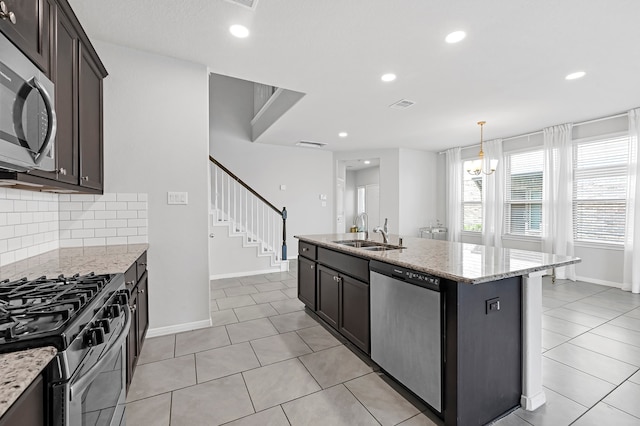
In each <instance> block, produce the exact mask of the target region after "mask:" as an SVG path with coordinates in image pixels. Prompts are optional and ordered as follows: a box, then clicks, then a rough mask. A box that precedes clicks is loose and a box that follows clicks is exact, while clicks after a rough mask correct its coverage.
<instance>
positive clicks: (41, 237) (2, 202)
mask: <svg viewBox="0 0 640 426" xmlns="http://www.w3.org/2000/svg"><path fill="white" fill-rule="evenodd" d="M147 202H148V196H147V194H145V193H109V194H103V195H91V194H51V193H44V192H33V191H21V190H15V189H11V188H0V266H4V265H6V264H9V263H12V262H16V261H19V260H23V259H25V258H27V257H30V256H35V255H38V254H40V253H44V252H46V251H50V250H53V249H56V248H58V247H81V246H94V245H105V244H106V245H111V244H137V243H146V242H147V241H148V237H147V233H148V228H147V226H148V222H147V217H148V213H147V208H148V205H147Z"/></svg>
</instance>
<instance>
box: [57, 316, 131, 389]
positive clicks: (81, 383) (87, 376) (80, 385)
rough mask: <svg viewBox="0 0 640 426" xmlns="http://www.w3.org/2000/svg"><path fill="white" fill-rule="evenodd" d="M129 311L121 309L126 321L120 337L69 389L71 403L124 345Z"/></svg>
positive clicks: (129, 320)
mask: <svg viewBox="0 0 640 426" xmlns="http://www.w3.org/2000/svg"><path fill="white" fill-rule="evenodd" d="M130 309H131V308H129V307H128V306H125V309H123V310H124V312H125V314H126V315H127V320H126V322H125V325H124V328H123V329H122V332H121V333H120V336H118V338H117V339H116V341H115V342H114V343H113V345H111V347H109V348H108V349H107V351H106V353H105V354H104V355H103V356H102V358H100V359H99V360H98V362H96V363H95V364H94V365H93V367H91V368H90V369H89V371H87V372H86V373H84V375H83V376H82V377H80V378H79V379H78V381H76V382H75V383H74V384H73V385H72V386H71V387H70V389H69V395H70V399H71V400H72V401H73V398H74V397H75V396H76V395H80V394H81V393H82V390H84V389H85V388H86V387H87V386H88V385H89V383H91V382H92V381H93V380H94V379H95V378H96V376H98V374H100V371H101V370H102V367H103V366H104V365H105V364H108V363H110V362H111V361H112V360H113V358H114V356H113V354H115V353H118V351H121V350H122V345H123V344H124V341H125V340H126V339H127V337H129V327H130V326H131V310H130ZM123 368H126V367H123Z"/></svg>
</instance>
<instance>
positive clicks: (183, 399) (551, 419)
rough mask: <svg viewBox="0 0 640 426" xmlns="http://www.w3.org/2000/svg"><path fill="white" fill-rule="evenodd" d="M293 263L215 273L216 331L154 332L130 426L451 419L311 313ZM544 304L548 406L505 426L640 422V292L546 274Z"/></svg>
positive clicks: (409, 424)
mask: <svg viewBox="0 0 640 426" xmlns="http://www.w3.org/2000/svg"><path fill="white" fill-rule="evenodd" d="M292 264H293V270H292V271H291V272H289V273H286V272H285V273H275V274H266V275H254V276H247V277H240V278H230V279H221V280H215V281H212V282H211V297H212V300H211V310H212V312H211V317H212V321H213V327H210V328H207V329H202V330H195V331H191V332H185V333H179V334H175V335H169V336H162V337H156V338H150V339H147V341H146V342H145V344H144V348H143V351H142V354H141V356H140V360H139V364H138V367H137V369H136V373H135V376H134V380H133V383H132V384H131V388H130V389H129V395H128V398H127V411H126V413H127V424H128V425H129V426H136V425H154V426H155V425H171V426H178V425H189V426H194V425H219V424H225V425H238V426H240V425H245V426H247V425H274V426H278V425H283V426H286V425H292V426H298V425H300V426H302V425H305V426H306V425H331V426H334V425H335V426H339V425H369V424H371V425H402V426H433V425H441V424H442V422H441V421H440V420H439V419H437V418H436V417H435V416H434V415H433V414H432V413H430V412H429V411H425V406H424V405H423V404H421V403H420V402H419V401H416V400H415V399H414V398H412V397H411V396H410V395H408V394H407V393H406V392H405V391H404V390H402V389H401V388H399V387H398V386H397V385H396V384H395V383H393V382H391V381H390V380H389V379H388V378H387V377H385V376H384V375H382V374H381V373H379V372H378V371H377V368H375V365H373V364H371V363H370V362H367V361H366V360H363V359H362V358H360V357H359V356H356V355H355V354H354V352H352V351H351V350H350V349H349V348H348V347H347V346H345V345H344V344H343V343H342V342H341V340H338V339H336V337H334V336H333V335H332V334H331V333H329V332H328V331H327V330H326V329H325V328H323V327H322V326H320V325H318V323H317V322H316V320H315V319H314V318H312V317H311V316H310V315H308V314H307V313H305V311H304V306H303V304H302V303H301V302H300V301H298V300H297V290H296V271H295V265H294V262H292ZM543 310H544V314H543V318H542V323H543V336H542V339H543V383H544V386H545V393H546V396H547V403H546V404H545V405H544V406H543V407H541V408H540V409H538V410H536V411H534V412H526V411H523V410H521V409H518V410H516V411H514V412H513V413H511V414H510V415H509V416H507V417H505V418H503V419H501V420H499V421H498V422H497V423H496V425H498V426H511V425H516V426H517V425H520V426H528V425H552V426H563V425H579V426H595V425H598V426H600V425H616V426H618V425H635V426H640V371H639V368H640V295H632V294H629V293H626V292H622V291H621V290H617V289H613V288H610V287H604V286H598V285H594V284H589V283H583V282H577V283H572V282H565V281H559V282H557V283H556V284H555V285H552V284H551V283H550V281H549V280H546V279H545V281H544V283H543Z"/></svg>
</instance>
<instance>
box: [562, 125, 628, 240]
mask: <svg viewBox="0 0 640 426" xmlns="http://www.w3.org/2000/svg"><path fill="white" fill-rule="evenodd" d="M628 160H629V138H628V137H627V136H624V137H619V138H611V139H605V140H597V141H587V142H577V143H575V145H574V181H573V197H574V200H573V232H574V239H575V240H576V241H585V242H604V243H613V244H622V243H623V242H624V232H625V222H626V196H627V173H628V172H627V170H628Z"/></svg>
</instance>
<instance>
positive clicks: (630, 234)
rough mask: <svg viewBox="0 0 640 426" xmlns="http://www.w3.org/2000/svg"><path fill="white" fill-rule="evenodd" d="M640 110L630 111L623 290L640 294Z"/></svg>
mask: <svg viewBox="0 0 640 426" xmlns="http://www.w3.org/2000/svg"><path fill="white" fill-rule="evenodd" d="M638 138H640V108H636V109H633V110H631V111H629V181H628V184H627V228H626V230H625V239H624V276H623V281H622V289H623V290H626V291H631V292H633V293H640V260H639V259H637V258H636V259H635V262H634V258H633V249H634V247H635V248H637V249H640V181H638V171H639V170H638V163H640V152H639V150H638Z"/></svg>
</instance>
